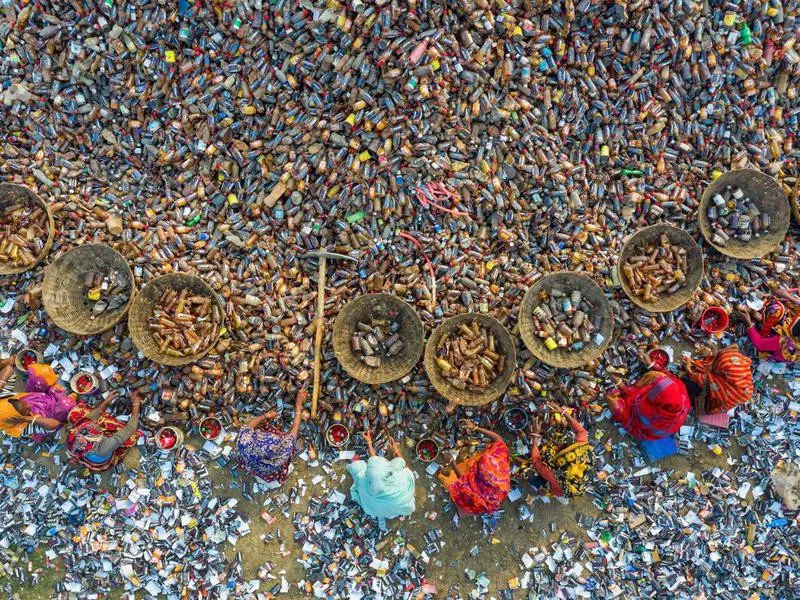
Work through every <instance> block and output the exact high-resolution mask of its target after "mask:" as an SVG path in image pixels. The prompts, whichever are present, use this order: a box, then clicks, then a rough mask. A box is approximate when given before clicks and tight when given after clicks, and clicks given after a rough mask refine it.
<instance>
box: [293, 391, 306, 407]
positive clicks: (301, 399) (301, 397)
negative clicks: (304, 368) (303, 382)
mask: <svg viewBox="0 0 800 600" xmlns="http://www.w3.org/2000/svg"><path fill="white" fill-rule="evenodd" d="M308 395H309V394H308V389H306V388H303V389H301V390H300V391H299V392H297V397H296V398H295V400H294V406H295V408H298V409H299V408H302V407H303V404H305V402H306V400H308Z"/></svg>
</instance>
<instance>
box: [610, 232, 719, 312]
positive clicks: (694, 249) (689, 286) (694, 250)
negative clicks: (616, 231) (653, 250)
mask: <svg viewBox="0 0 800 600" xmlns="http://www.w3.org/2000/svg"><path fill="white" fill-rule="evenodd" d="M662 234H666V236H667V238H669V241H670V242H672V243H673V244H675V245H677V246H681V247H683V248H686V259H687V262H688V273H686V280H685V281H684V282H683V286H681V288H680V289H679V290H678V291H677V292H675V293H674V294H671V295H669V296H663V297H661V298H659V299H658V300H654V301H652V302H647V301H645V300H644V299H642V298H641V297H639V296H637V295H635V294H634V293H633V290H632V289H631V286H630V285H629V284H628V278H627V277H625V273H623V272H622V265H624V264H625V262H626V261H627V260H628V259H629V258H630V257H631V256H635V255H636V251H637V250H638V249H639V248H641V247H642V246H646V245H647V244H650V243H652V242H654V241H658V240H659V239H660V238H661V235H662ZM617 268H618V269H619V280H620V283H621V285H622V291H623V292H625V295H626V296H628V298H630V299H631V302H633V303H634V304H635V305H636V306H638V307H640V308H643V309H645V310H647V311H650V312H653V313H658V312H670V311H672V310H675V309H676V308H678V307H680V306H683V305H684V304H686V303H687V302H688V301H689V299H691V297H692V296H694V294H695V292H696V291H697V288H699V287H700V282H701V281H702V279H703V251H702V250H701V249H700V246H698V245H697V242H695V241H694V240H693V239H692V236H690V235H689V234H688V233H686V232H685V231H684V230H683V229H678V228H677V227H673V226H672V225H668V224H666V223H659V224H658V225H651V226H650V227H645V228H644V229H640V230H639V231H637V232H636V233H634V234H633V235H631V236H630V237H629V238H628V239H627V241H626V242H625V244H624V245H623V246H622V252H620V255H619V263H618V264H617Z"/></svg>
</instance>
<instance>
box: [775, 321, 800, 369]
mask: <svg viewBox="0 0 800 600" xmlns="http://www.w3.org/2000/svg"><path fill="white" fill-rule="evenodd" d="M798 328H800V311H798V312H797V313H795V314H793V315H791V316H790V317H789V318H787V319H784V321H783V323H781V324H780V325H778V326H777V327H775V331H776V332H777V333H778V335H779V336H780V345H781V354H782V355H783V358H784V359H785V360H786V361H788V362H797V361H800V335H798V333H797V329H798Z"/></svg>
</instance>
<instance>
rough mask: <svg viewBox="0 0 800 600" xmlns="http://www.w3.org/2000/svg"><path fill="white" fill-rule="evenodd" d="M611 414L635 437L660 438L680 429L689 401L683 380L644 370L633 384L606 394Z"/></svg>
mask: <svg viewBox="0 0 800 600" xmlns="http://www.w3.org/2000/svg"><path fill="white" fill-rule="evenodd" d="M607 400H608V406H609V408H610V409H611V416H612V417H613V419H614V420H615V421H617V422H618V423H619V424H620V425H622V427H623V428H624V429H625V431H627V432H628V433H629V434H631V436H633V437H634V438H635V439H637V440H660V439H662V438H665V437H667V436H669V435H672V434H673V433H675V432H676V431H678V430H679V429H680V428H681V425H683V423H684V421H686V416H687V415H688V414H689V409H690V408H691V402H690V400H689V393H688V392H687V391H686V386H685V385H684V383H683V382H682V381H681V380H680V379H678V378H677V377H675V376H674V375H672V374H671V373H667V372H664V371H648V372H647V373H645V374H644V375H642V376H641V377H640V378H639V380H638V381H637V382H636V383H634V384H633V385H624V386H621V387H619V388H618V389H616V390H612V391H611V392H609V394H608V396H607Z"/></svg>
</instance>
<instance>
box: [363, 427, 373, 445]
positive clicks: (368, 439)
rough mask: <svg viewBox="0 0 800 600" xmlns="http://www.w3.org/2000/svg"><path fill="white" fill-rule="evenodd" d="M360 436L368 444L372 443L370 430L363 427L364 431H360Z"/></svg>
mask: <svg viewBox="0 0 800 600" xmlns="http://www.w3.org/2000/svg"><path fill="white" fill-rule="evenodd" d="M361 437H363V438H364V440H365V441H366V442H367V444H368V445H370V446H371V445H372V430H370V429H365V430H364V431H362V432H361Z"/></svg>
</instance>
